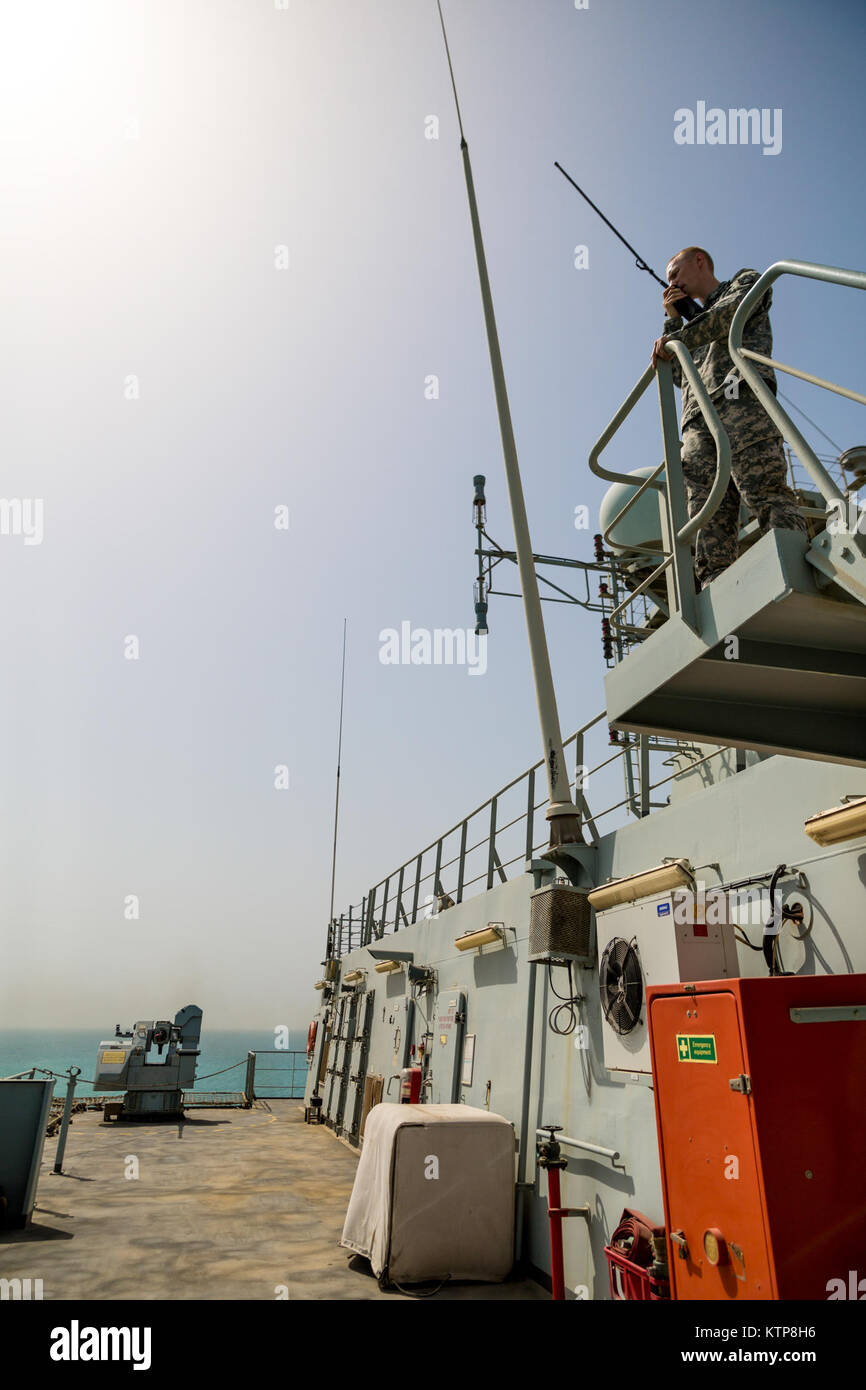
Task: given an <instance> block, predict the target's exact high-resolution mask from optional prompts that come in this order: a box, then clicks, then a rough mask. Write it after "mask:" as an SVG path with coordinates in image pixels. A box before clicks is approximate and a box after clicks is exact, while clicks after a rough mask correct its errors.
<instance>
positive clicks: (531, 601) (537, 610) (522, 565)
mask: <svg viewBox="0 0 866 1390" xmlns="http://www.w3.org/2000/svg"><path fill="white" fill-rule="evenodd" d="M436 4H437V7H438V9H439V21H440V23H441V25H442V37H443V39H444V40H445V53H446V56H447V58H448V71H449V72H450V74H451V86H452V88H453V91H454V103H455V105H456V107H457V124H458V125H459V127H460V150H461V153H462V155H463V171H464V173H465V175H466V192H467V194H468V195H469V215H470V217H471V219H472V235H473V238H474V241H475V259H476V261H477V264H478V278H479V280H480V282H481V301H482V304H483V306H484V323H485V326H486V329H487V346H488V349H489V351H490V366H491V369H492V371H493V388H494V390H495V392H496V408H497V411H498V414H499V433H500V435H501V437H502V452H503V455H504V458H505V476H506V479H507V482H508V499H509V502H510V504H511V521H512V525H513V526H514V542H515V551H516V553H517V568H518V572H519V574H520V588H521V592H522V594H523V612H524V617H525V619H526V632H527V636H528V638H529V652H530V656H531V659H532V674H533V677H534V680H535V698H536V701H537V703H538V718H539V721H540V724H541V736H542V740H543V743H544V765H545V768H546V771H547V790H548V796H549V801H550V804H549V805H548V808H547V812H546V815H547V819H548V820H549V821H550V847H551V849H553V848H555V847H556V846H558V845H565V844H574V843H575V842H577V843H585V842H584V839H583V835H582V833H581V829H580V814H579V812H578V810H577V807H576V806H575V804H574V802H573V801H572V799H571V789H570V788H569V785H568V772H567V770H566V765H565V756H564V754H563V751H562V734H561V733H560V728H559V714H558V712H557V708H556V692H555V691H554V688H553V676H552V674H551V670H550V655H549V653H548V650H547V637H546V636H545V632H544V619H543V617H542V614H541V599H540V597H539V594H538V578H537V576H536V573H535V565H534V563H533V559H532V542H531V541H530V538H529V523H528V521H527V519H526V504H525V502H524V499H523V485H522V483H521V481H520V465H519V463H518V460H517V446H516V444H515V442H514V430H513V428H512V425H511V410H510V407H509V404H508V391H507V389H506V385H505V372H504V370H503V366H502V354H501V352H500V350H499V335H498V333H497V331H496V318H495V315H494V312H493V296H492V294H491V292H490V280H489V278H488V275H487V258H486V256H485V254H484V243H483V241H482V239H481V223H480V221H479V217H478V206H477V204H476V201H475V185H474V183H473V180H472V166H471V165H470V163H469V146H468V144H467V143H466V136H465V134H464V133H463V118H462V116H461V114H460V102H459V100H458V98H457V84H456V82H455V81H454V68H453V66H452V63H451V51H450V49H449V47H448V35H447V34H446V32H445V19H444V17H443V14H442V4H441V0H436Z"/></svg>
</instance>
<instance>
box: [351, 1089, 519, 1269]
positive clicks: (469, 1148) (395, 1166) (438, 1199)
mask: <svg viewBox="0 0 866 1390" xmlns="http://www.w3.org/2000/svg"><path fill="white" fill-rule="evenodd" d="M431 1158H435V1159H436V1160H437V1163H436V1165H432V1164H431V1163H430V1159H431ZM437 1169H438V1172H437V1176H436V1177H432V1176H428V1174H430V1173H431V1172H433V1171H436V1170H437ZM340 1244H341V1245H344V1246H345V1247H346V1248H347V1249H348V1250H353V1251H354V1252H355V1253H356V1254H358V1255H363V1256H365V1257H366V1258H367V1259H368V1260H369V1261H370V1264H371V1265H372V1267H373V1273H374V1274H375V1275H376V1277H377V1278H378V1277H379V1276H380V1275H381V1274H382V1273H383V1271H385V1270H386V1269H387V1272H388V1276H389V1277H390V1278H391V1279H393V1280H395V1282H406V1283H412V1282H413V1281H414V1282H420V1281H422V1280H427V1279H441V1278H446V1277H448V1276H450V1277H451V1278H453V1279H472V1280H485V1281H491V1282H495V1281H498V1280H501V1279H504V1278H506V1276H507V1275H508V1273H509V1272H510V1270H511V1266H512V1263H513V1253H514V1127H513V1125H512V1124H511V1122H510V1121H509V1120H506V1119H505V1118H504V1117H503V1116H502V1115H491V1114H490V1112H489V1111H487V1110H478V1109H475V1108H474V1107H473V1106H469V1105H397V1104H394V1103H393V1102H390V1103H389V1102H385V1103H382V1104H379V1105H376V1106H374V1107H373V1109H372V1110H371V1111H370V1112H369V1114H368V1116H367V1124H366V1128H365V1131H364V1147H363V1149H362V1151H361V1157H360V1160H359V1163H358V1170H357V1172H356V1174H355V1185H354V1187H353V1189H352V1196H351V1198H350V1200H349V1207H348V1210H347V1212H346V1220H345V1223H344V1226H343V1235H342V1239H341V1241H340Z"/></svg>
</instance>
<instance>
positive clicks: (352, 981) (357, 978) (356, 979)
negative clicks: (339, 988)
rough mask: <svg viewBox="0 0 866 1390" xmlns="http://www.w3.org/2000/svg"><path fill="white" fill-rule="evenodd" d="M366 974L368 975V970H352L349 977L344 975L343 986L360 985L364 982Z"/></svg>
mask: <svg viewBox="0 0 866 1390" xmlns="http://www.w3.org/2000/svg"><path fill="white" fill-rule="evenodd" d="M366 973H367V972H366V970H350V971H349V973H348V975H344V976H343V984H344V985H357V984H360V982H361V980H363V978H364V976H365V975H366Z"/></svg>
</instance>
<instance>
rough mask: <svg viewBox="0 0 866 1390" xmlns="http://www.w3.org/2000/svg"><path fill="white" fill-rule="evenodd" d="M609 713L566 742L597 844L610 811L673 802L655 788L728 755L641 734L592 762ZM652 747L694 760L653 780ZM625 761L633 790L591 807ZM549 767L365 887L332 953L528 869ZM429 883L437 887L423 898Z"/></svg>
mask: <svg viewBox="0 0 866 1390" xmlns="http://www.w3.org/2000/svg"><path fill="white" fill-rule="evenodd" d="M604 719H605V711H604V710H602V711H601V713H600V714H597V715H596V716H595V718H594V719H590V720H589V721H588V722H587V723H586V724H584V725H583V726H582V727H581V728H580V729H578V730H577V732H576V733H574V734H572V735H571V737H570V738H568V739H566V740H565V742H564V744H563V748H570V747H571V746H572V745H574V750H575V764H576V773H577V775H576V776H575V777H574V779H572V780H570V782H569V786H570V787H571V789H572V790H573V793H574V799H575V804H576V805H577V807H578V809H579V811H580V815H581V820H582V824H583V826H584V827H585V829H586V831H587V832H588V834H589V838H590V841H591V842H592V843H593V844H597V843H598V839H599V823H600V822H601V821H602V820H604V819H605V817H608V816H611V815H612V814H613V813H614V812H616V811H621V810H623V809H624V808H625V809H626V810H627V811H628V812H629V813H631V814H633V815H635V816H637V817H643V816H647V815H649V814H650V812H651V811H652V810H653V809H656V808H658V807H661V806H663V805H666V804H667V803H666V802H662V801H653V800H652V793H653V792H654V791H656V790H657V789H658V788H659V787H662V786H665V785H667V784H668V783H671V782H673V781H674V780H675V779H676V778H677V777H683V776H686V775H687V774H691V773H692V772H693V771H694V770H695V769H697V768H699V767H701V766H702V765H703V764H705V763H707V762H708V761H709V760H710V759H711V758H715V757H720V756H722V755H724V753H725V752H726V750H725V749H714V750H713V752H712V753H709V754H706V755H703V756H702V755H701V752H700V750H699V749H698V748H697V747H695V745H693V744H689V743H687V742H680V741H674V740H665V739H656V738H652V737H651V736H649V735H641V736H640V737H635V738H634V739H624V740H623V741H622V742H617V743H616V744H615V745H613V747H612V751H611V753H610V755H609V756H608V757H606V758H604V759H602V761H601V762H599V763H598V764H596V765H595V766H594V767H592V768H586V766H585V764H584V736H585V735H586V734H587V733H588V732H589V731H590V730H591V729H593V728H595V727H596V726H597V725H599V724H601V723H602V721H603V720H604ZM651 752H654V753H667V754H676V755H678V756H680V757H683V756H685V757H689V758H690V761H689V764H688V766H687V767H681V768H677V769H675V770H674V771H673V772H669V773H667V774H666V775H665V776H663V777H661V778H659V779H658V780H657V781H653V780H651V773H650V753H651ZM617 762H620V763H621V764H622V772H623V779H624V789H625V795H624V796H623V797H621V798H620V799H618V800H616V801H615V802H614V803H613V804H612V805H610V806H606V807H604V809H603V810H601V811H591V810H590V807H589V803H588V801H587V798H586V794H585V787H586V784H587V782H588V781H589V779H590V778H591V777H594V776H595V775H596V774H597V773H600V772H601V771H602V770H603V769H605V768H607V767H610V766H612V765H613V764H615V763H617ZM543 767H544V764H543V762H541V761H539V762H537V763H533V765H532V767H530V768H528V769H527V770H526V771H525V772H522V773H521V774H520V775H519V776H518V777H515V778H513V779H512V780H511V781H510V782H507V783H506V784H505V786H504V787H500V789H499V790H498V791H497V792H496V793H495V794H494V795H493V796H491V797H489V798H488V799H487V800H486V801H484V802H482V803H481V805H480V806H477V807H476V808H475V810H474V811H471V812H470V813H469V815H467V816H465V817H464V818H463V820H461V821H458V822H457V823H456V824H455V825H453V826H451V828H450V829H449V830H446V831H445V833H444V834H442V835H440V836H439V838H438V839H436V840H433V841H431V843H430V844H429V845H427V846H425V848H424V849H423V850H421V852H420V853H419V854H417V855H414V856H412V858H410V859H407V860H406V861H405V863H403V864H401V865H400V866H399V867H398V868H397V869H395V870H394V871H393V872H392V873H390V874H389V875H388V876H387V878H384V879H381V880H380V881H379V882H378V883H377V884H376V885H375V886H374V887H373V888H371V889H370V891H369V893H367V894H365V896H364V897H363V898H362V900H361V903H360V904H353V905H352V906H351V907H349V909H348V911H347V912H344V913H342V914H341V915H340V917H339V918H337V919H335V920H334V922H333V923H332V924H331V928H330V932H329V939H328V945H327V955H328V957H329V958H330V957H332V956H336V957H337V958H340V957H342V956H344V955H347V954H348V953H349V952H350V951H352V950H355V949H357V948H358V947H361V946H368V945H370V944H371V943H372V942H374V941H378V940H381V939H382V937H383V936H385V935H386V933H389V932H397V931H399V930H400V929H401V927H408V926H411V925H412V924H413V923H415V922H417V921H418V920H419V917H420V916H422V915H426V916H430V915H431V914H432V913H433V912H434V911H437V912H442V911H444V910H446V909H447V908H448V907H451V906H453V905H456V904H457V903H460V902H462V901H463V900H464V897H465V896H466V895H467V892H468V890H470V889H472V888H474V889H475V890H476V891H483V890H484V889H489V888H492V887H493V885H494V883H495V882H497V881H499V882H502V883H505V882H507V881H508V875H507V873H506V870H507V869H509V868H511V867H512V866H514V865H517V864H519V865H520V872H521V873H523V872H524V871H525V865H526V862H527V860H530V859H532V858H533V856H534V855H536V854H537V853H539V852H540V851H542V850H544V849H545V848H546V847H547V844H548V837H547V834H546V833H545V837H544V839H543V840H539V841H536V840H535V828H536V819H537V814H538V812H539V811H540V810H541V809H542V808H543V807H545V806H546V805H547V800H548V799H547V797H546V796H544V797H543V798H542V799H541V800H537V799H536V774H537V773H538V772H539V771H540V770H542V769H543ZM521 783H525V792H524V795H525V803H524V804H525V810H523V811H521V812H520V813H519V814H517V815H513V816H511V817H510V818H509V819H508V820H506V821H505V822H504V823H501V822H500V818H499V812H500V803H501V802H502V799H503V798H504V796H505V794H506V793H508V792H511V791H513V790H514V789H515V788H518V787H520V785H521ZM473 821H474V822H476V823H477V824H479V825H480V826H483V827H484V829H483V831H481V833H480V835H479V837H478V838H477V839H476V838H474V837H471V835H470V827H471V824H472V822H473ZM520 826H522V827H523V831H522V834H521V833H519V832H518V834H519V845H520V848H519V849H518V852H517V853H513V854H510V855H509V857H508V858H506V859H504V860H503V859H502V858H501V857H500V853H499V849H500V848H502V845H503V837H504V836H505V835H506V833H507V832H509V831H511V832H515V828H516V827H520ZM545 829H546V826H545ZM452 838H453V840H454V844H455V848H454V851H453V852H451V851H450V850H448V849H447V841H448V840H449V839H452ZM514 841H515V836H514V834H512V844H511V848H512V849H513V848H514ZM503 853H505V854H508V853H509V851H508V850H503ZM473 855H474V856H475V865H476V867H477V866H478V865H480V872H477V873H474V872H472V870H471V869H470V868H469V867H468V866H469V861H470V857H471V856H473ZM430 857H432V861H433V862H432V866H430V867H426V872H425V863H424V861H425V858H427V860H428V864H429V859H430ZM425 885H426V886H427V888H428V889H429V891H428V892H427V893H426V894H425V896H424V898H423V899H422V892H423V890H424V888H425Z"/></svg>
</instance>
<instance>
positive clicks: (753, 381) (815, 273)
mask: <svg viewBox="0 0 866 1390" xmlns="http://www.w3.org/2000/svg"><path fill="white" fill-rule="evenodd" d="M782 275H802V276H803V277H804V278H805V279H808V280H823V281H825V283H827V284H831V285H845V286H847V287H848V288H849V289H854V290H866V274H864V273H863V271H860V270H844V269H842V268H841V267H839V266H832V265H819V264H817V263H815V262H813V261H776V262H775V264H773V265H771V266H770V267H769V269H768V270H765V271H764V273H763V275H761V276H759V278H758V279H757V280H756V281H755V283H754V285H752V287H751V289H749V290H747V291H746V294H745V295H744V297H743V299H742V300H741V301H740V303H739V304H738V305H737V310H736V313H735V314H734V317H733V320H732V322H731V327H730V331H729V333H728V352H729V353H730V356H731V361H732V362H733V364H734V366H735V367H736V368H737V370H738V371H739V373H740V376H741V377H742V378H743V380H744V381H745V382H746V384H747V385H748V386H750V387H751V389H752V390H753V391H754V393H755V395H756V397H757V398H758V400H759V401H760V403H761V405H762V406H763V407H764V410H765V411H766V413H767V414H768V415H769V417H770V419H771V420H772V421H773V424H774V425H775V426H776V427H777V429H779V430H780V431H781V433H782V435H783V436H784V438H785V439H786V440H787V442H788V444H789V445H790V446H791V448H792V449H793V450H794V452H795V453H796V454H798V455H799V458H800V461H801V463H802V464H803V467H804V468H805V469H806V471H807V473H808V474H809V476H810V478H811V479H812V481H813V483H814V484H815V486H816V487H817V489H818V491H819V492H820V493H821V495H822V497H823V498H824V501H825V502H827V503H831V502H844V493H843V492H842V491H841V489H840V488H839V487H838V486H837V484H836V483H835V482H834V481H833V479H832V478H831V477H830V474H829V473H828V472H827V470H826V468H825V467H824V465H823V464H822V463H820V462H819V460H818V456H817V455H816V453H815V452H814V450H813V449H812V448H811V446H810V445H809V444H807V442H806V440H805V439H804V438H803V436H802V434H801V433H800V431H799V430H798V429H797V426H796V425H795V424H794V422H793V420H792V419H791V417H790V416H789V415H788V413H787V411H785V410H784V409H783V407H782V406H781V405H780V404H779V402H778V400H777V399H776V397H775V396H774V395H773V393H772V391H771V390H770V388H769V386H768V385H767V383H766V381H765V380H764V378H763V377H762V376H761V374H760V372H758V371H757V370H756V368H755V367H754V366H752V362H763V364H764V365H765V366H774V367H777V368H778V369H779V370H780V371H784V372H789V373H791V375H793V376H798V377H800V378H801V379H802V380H804V381H809V382H811V383H812V384H813V385H816V386H824V387H826V388H827V389H829V390H832V391H836V392H837V393H838V394H839V395H844V396H848V397H849V398H851V399H852V400H856V401H859V402H861V403H862V404H863V405H866V397H864V396H861V395H858V394H857V393H856V392H853V391H848V390H846V389H844V388H839V387H837V386H835V385H834V384H833V383H832V382H827V381H825V380H824V379H823V378H822V377H816V376H812V375H810V373H808V372H802V371H800V370H799V369H795V368H791V367H787V366H785V364H784V363H781V362H775V361H774V359H772V358H769V357H764V356H762V354H760V353H756V352H752V351H751V350H750V349H748V348H744V347H743V329H744V328H745V326H746V323H747V321H748V319H749V316H750V314H751V312H752V310H753V309H754V307H755V305H756V304H757V302H758V301H759V300H760V299H761V298H762V297H763V296H764V294H765V293H766V291H767V289H768V287H769V286H770V285H772V284H773V283H774V281H776V280H778V279H779V277H780V276H782ZM749 359H751V361H750V360H749Z"/></svg>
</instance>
